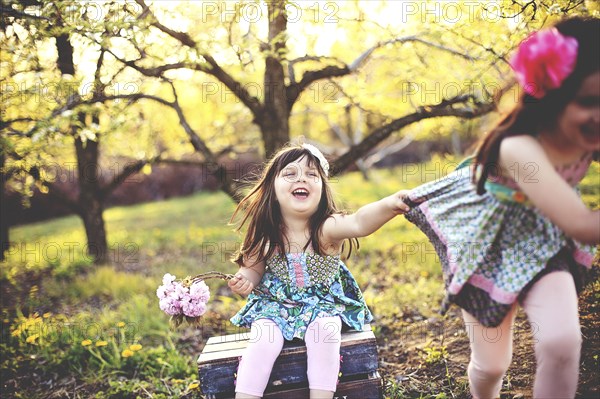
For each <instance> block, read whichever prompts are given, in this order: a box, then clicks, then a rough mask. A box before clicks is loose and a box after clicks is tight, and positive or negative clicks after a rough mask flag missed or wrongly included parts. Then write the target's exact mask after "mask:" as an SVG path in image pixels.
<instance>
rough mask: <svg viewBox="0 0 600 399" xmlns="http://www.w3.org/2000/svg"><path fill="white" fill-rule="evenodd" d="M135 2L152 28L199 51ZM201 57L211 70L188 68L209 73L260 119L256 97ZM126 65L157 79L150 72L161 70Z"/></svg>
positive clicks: (211, 60) (187, 38) (201, 66)
mask: <svg viewBox="0 0 600 399" xmlns="http://www.w3.org/2000/svg"><path fill="white" fill-rule="evenodd" d="M135 1H136V3H138V4H139V5H141V6H142V9H143V13H144V14H148V15H149V16H150V18H152V20H151V21H152V22H151V25H152V26H154V27H156V28H158V29H159V30H160V31H162V32H164V33H166V34H167V35H169V36H171V37H172V38H174V39H176V40H178V41H179V42H181V43H182V44H183V45H185V46H187V47H190V48H192V49H194V50H196V51H198V44H197V43H196V42H195V41H194V39H192V37H191V36H190V35H188V34H187V33H185V32H178V31H175V30H172V29H170V28H168V27H166V26H164V25H163V24H161V23H160V22H159V21H158V18H156V16H155V15H154V13H152V11H151V10H150V8H149V7H148V5H147V4H146V3H145V2H144V0H135ZM113 55H114V54H113ZM200 56H202V57H203V58H204V59H205V60H206V63H207V64H208V65H210V68H207V67H206V66H205V65H204V64H199V63H195V64H193V65H191V66H187V67H188V68H190V69H194V70H197V71H201V72H204V73H208V74H210V75H212V76H214V77H215V78H217V79H218V80H219V81H220V82H222V83H223V84H224V85H225V86H226V87H227V88H228V89H229V90H231V91H232V92H233V93H234V94H235V95H236V96H237V97H238V98H239V99H240V101H242V103H243V104H244V105H245V106H246V107H248V109H250V111H251V112H252V114H253V116H254V118H255V119H258V118H259V117H260V114H261V113H262V112H263V107H262V106H261V104H260V101H259V100H258V99H257V98H256V97H254V96H252V95H251V94H250V93H249V92H248V90H246V88H245V87H244V86H243V85H242V84H241V83H240V82H238V81H237V80H235V79H234V78H233V77H232V76H231V75H230V74H229V73H227V72H226V71H225V70H224V69H223V68H221V66H220V65H219V64H218V63H217V61H216V60H215V59H214V58H213V57H212V56H211V55H210V54H206V53H200ZM116 58H117V59H119V58H118V57H116ZM119 61H121V62H124V60H121V59H119ZM124 63H125V64H126V65H128V66H131V67H132V68H134V69H136V70H138V71H139V72H141V73H142V74H144V75H146V76H155V77H156V76H157V75H153V74H148V72H150V73H151V72H153V69H158V68H161V67H156V68H153V69H145V70H144V68H141V67H139V66H138V65H136V64H135V62H134V61H133V62H132V61H126V62H124ZM181 64H183V63H181ZM174 65H177V64H174ZM184 67H186V66H183V65H182V66H181V68H184ZM169 69H173V68H169Z"/></svg>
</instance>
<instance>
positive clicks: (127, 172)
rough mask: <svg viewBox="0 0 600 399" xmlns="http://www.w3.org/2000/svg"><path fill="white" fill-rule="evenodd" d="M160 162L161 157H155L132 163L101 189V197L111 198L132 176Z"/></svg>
mask: <svg viewBox="0 0 600 399" xmlns="http://www.w3.org/2000/svg"><path fill="white" fill-rule="evenodd" d="M159 161H160V156H156V157H153V158H151V159H141V160H139V161H137V162H134V163H130V164H128V165H127V166H125V167H124V168H123V171H122V172H121V173H119V174H118V175H117V176H115V177H114V179H112V180H111V181H110V182H109V183H107V184H106V185H105V186H104V187H102V188H101V189H100V192H101V194H100V195H101V196H102V197H103V198H106V197H107V196H109V195H110V194H111V193H112V192H113V191H114V190H115V189H116V188H117V187H119V186H120V185H121V183H123V182H124V181H125V180H127V178H128V177H129V176H131V175H134V174H136V173H138V172H139V171H140V170H142V168H143V167H144V166H146V165H148V164H153V163H157V162H159Z"/></svg>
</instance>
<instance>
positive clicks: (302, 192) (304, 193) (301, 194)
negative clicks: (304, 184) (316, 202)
mask: <svg viewBox="0 0 600 399" xmlns="http://www.w3.org/2000/svg"><path fill="white" fill-rule="evenodd" d="M308 194H309V193H308V190H307V189H305V188H297V189H295V190H294V191H292V195H293V196H294V198H298V199H306V198H308Z"/></svg>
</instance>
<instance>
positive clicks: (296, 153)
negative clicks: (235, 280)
mask: <svg viewBox="0 0 600 399" xmlns="http://www.w3.org/2000/svg"><path fill="white" fill-rule="evenodd" d="M302 157H306V158H307V162H308V165H309V166H311V167H312V166H315V165H316V166H317V170H318V171H319V175H320V177H321V181H322V182H323V190H322V194H321V200H320V201H319V205H318V207H317V210H316V212H315V213H314V214H313V215H312V216H311V217H310V220H309V229H310V239H309V241H308V243H307V244H306V246H305V247H304V249H303V250H306V248H308V246H309V245H312V247H313V250H314V251H315V252H316V253H317V254H319V255H323V254H324V253H325V252H326V249H327V248H324V247H323V244H322V243H321V242H320V240H319V236H320V232H321V228H322V227H323V223H324V222H325V220H327V218H328V217H330V216H331V215H333V214H335V213H341V211H340V210H339V209H338V207H337V205H336V204H335V201H334V199H333V194H332V192H331V189H330V187H329V184H328V181H327V176H326V175H325V171H324V170H323V168H322V166H321V164H320V162H319V160H318V159H317V158H316V157H315V156H314V155H313V154H312V153H311V152H310V151H309V150H308V149H306V148H304V147H302V146H300V145H289V146H287V147H284V148H283V149H281V150H280V151H279V152H278V153H277V154H275V155H274V156H273V158H272V159H271V160H270V161H269V162H268V163H267V164H266V166H265V168H264V170H263V172H262V174H261V176H260V177H259V179H258V181H257V182H256V183H255V184H254V186H253V188H252V189H251V190H250V192H249V193H248V194H247V195H246V196H245V197H244V198H243V199H242V200H241V201H240V203H239V204H238V206H237V208H236V209H235V211H234V213H233V215H232V216H231V220H230V223H235V219H236V216H238V215H239V214H241V219H240V221H239V222H238V223H237V225H238V226H237V228H236V231H240V230H241V229H242V228H243V226H244V225H245V224H246V223H247V224H248V228H247V231H246V235H245V237H244V242H243V243H242V246H241V248H240V249H239V251H237V252H236V254H235V255H234V258H233V261H234V262H235V263H237V264H238V265H240V266H243V265H244V261H245V260H247V259H249V258H252V260H253V262H254V261H255V262H260V261H264V260H266V259H269V258H271V257H272V256H273V254H275V253H277V252H281V253H284V252H286V244H285V240H284V226H283V219H282V216H281V209H280V207H279V203H278V202H277V200H276V196H275V189H274V183H275V178H276V177H277V175H279V173H280V172H281V171H282V170H283V169H285V167H286V166H287V165H289V164H290V163H292V162H295V161H298V160H299V159H301V158H302ZM355 246H356V247H357V248H358V240H357V239H349V240H348V255H350V253H351V252H352V248H353V247H355ZM344 247H345V243H344V245H343V246H342V250H343V249H344Z"/></svg>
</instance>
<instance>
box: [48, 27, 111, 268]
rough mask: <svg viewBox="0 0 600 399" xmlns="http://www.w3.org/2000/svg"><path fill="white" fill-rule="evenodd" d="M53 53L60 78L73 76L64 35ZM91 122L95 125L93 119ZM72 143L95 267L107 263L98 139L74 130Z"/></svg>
mask: <svg viewBox="0 0 600 399" xmlns="http://www.w3.org/2000/svg"><path fill="white" fill-rule="evenodd" d="M56 49H57V51H58V60H57V66H58V69H59V70H60V72H61V74H63V75H74V74H75V63H74V62H73V46H72V45H71V42H70V41H69V36H68V35H66V34H63V35H60V36H58V37H56ZM94 119H95V120H94V122H96V123H97V122H98V120H97V116H94ZM79 121H80V122H81V123H82V124H84V123H85V113H79ZM71 130H72V133H73V139H74V140H75V151H76V154H77V171H78V175H77V179H78V183H79V200H78V202H79V206H80V209H81V214H80V216H81V218H82V219H83V225H84V226H85V234H86V237H87V254H88V255H89V256H91V257H93V258H94V263H95V264H102V263H106V262H107V261H108V243H107V241H106V231H105V229H104V219H103V215H102V213H103V211H104V198H103V195H102V191H101V189H100V185H101V182H100V180H99V179H100V176H99V174H98V171H99V169H98V152H99V146H100V142H99V141H100V138H99V136H98V137H97V138H96V141H92V140H87V141H86V142H85V143H84V142H83V141H82V139H81V137H80V135H79V133H78V131H77V127H75V126H73V127H72V128H71Z"/></svg>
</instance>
